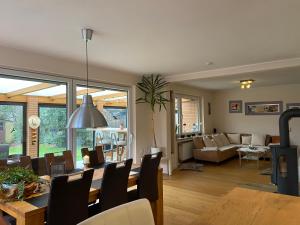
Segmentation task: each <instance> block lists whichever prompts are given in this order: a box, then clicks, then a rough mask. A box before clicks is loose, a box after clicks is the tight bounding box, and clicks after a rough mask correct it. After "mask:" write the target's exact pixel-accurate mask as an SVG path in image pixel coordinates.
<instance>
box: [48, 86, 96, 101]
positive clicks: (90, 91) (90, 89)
mask: <svg viewBox="0 0 300 225" xmlns="http://www.w3.org/2000/svg"><path fill="white" fill-rule="evenodd" d="M99 91H102V89H95V88H89V93H95V92H99ZM84 94H86V89H84V90H79V91H77V92H76V96H79V95H84ZM51 98H54V99H55V98H66V94H59V95H53V96H51Z"/></svg>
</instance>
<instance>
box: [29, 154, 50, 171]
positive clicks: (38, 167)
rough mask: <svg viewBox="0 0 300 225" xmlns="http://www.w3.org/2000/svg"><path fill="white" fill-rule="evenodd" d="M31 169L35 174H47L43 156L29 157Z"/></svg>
mask: <svg viewBox="0 0 300 225" xmlns="http://www.w3.org/2000/svg"><path fill="white" fill-rule="evenodd" d="M31 164H32V169H33V172H34V173H35V174H36V175H39V176H44V175H46V174H47V168H46V161H45V158H44V157H41V158H32V159H31Z"/></svg>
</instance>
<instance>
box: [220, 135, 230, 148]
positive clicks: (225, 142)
mask: <svg viewBox="0 0 300 225" xmlns="http://www.w3.org/2000/svg"><path fill="white" fill-rule="evenodd" d="M220 138H221V139H222V142H223V146H225V145H230V142H229V140H228V138H227V137H226V135H225V134H223V133H222V134H220Z"/></svg>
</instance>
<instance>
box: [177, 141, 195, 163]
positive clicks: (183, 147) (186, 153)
mask: <svg viewBox="0 0 300 225" xmlns="http://www.w3.org/2000/svg"><path fill="white" fill-rule="evenodd" d="M193 147H194V144H193V141H188V142H179V143H178V160H179V162H182V161H184V160H187V159H190V158H193Z"/></svg>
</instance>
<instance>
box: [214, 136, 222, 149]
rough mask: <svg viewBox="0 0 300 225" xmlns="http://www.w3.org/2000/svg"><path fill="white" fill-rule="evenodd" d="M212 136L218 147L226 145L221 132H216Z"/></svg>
mask: <svg viewBox="0 0 300 225" xmlns="http://www.w3.org/2000/svg"><path fill="white" fill-rule="evenodd" d="M212 138H213V139H214V141H215V142H216V144H217V146H218V147H222V146H224V144H223V141H222V138H221V136H220V135H219V134H214V135H213V136H212Z"/></svg>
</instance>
